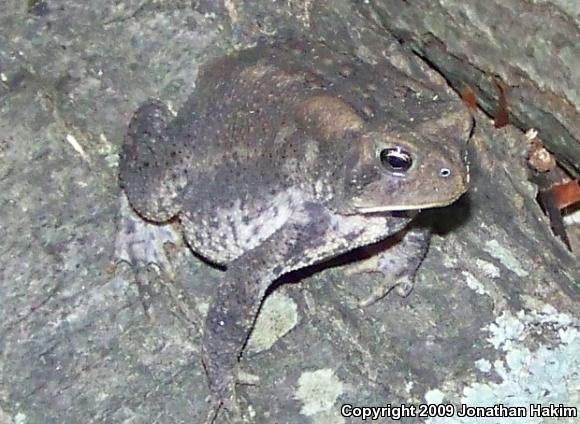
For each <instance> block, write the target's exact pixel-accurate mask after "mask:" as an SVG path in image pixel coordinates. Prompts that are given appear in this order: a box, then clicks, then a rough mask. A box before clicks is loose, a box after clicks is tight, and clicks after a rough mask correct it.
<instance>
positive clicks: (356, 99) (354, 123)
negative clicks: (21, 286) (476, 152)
mask: <svg viewBox="0 0 580 424" xmlns="http://www.w3.org/2000/svg"><path fill="white" fill-rule="evenodd" d="M470 128H471V119H470V117H469V115H468V113H467V111H466V110H465V109H464V107H463V105H462V104H461V103H460V102H459V101H458V100H457V99H455V98H451V97H449V96H448V95H447V96H437V95H436V93H434V92H433V91H432V90H431V89H429V88H428V87H427V86H426V85H423V84H421V83H420V82H417V81H414V80H410V79H408V78H406V77H404V76H403V75H402V74H401V73H400V72H399V71H397V70H396V69H395V68H394V67H392V66H390V65H388V63H386V62H385V63H381V64H380V66H378V65H375V66H373V65H370V64H368V63H366V62H364V61H362V60H360V59H357V58H355V57H354V56H353V55H349V54H346V53H340V52H336V51H334V50H332V49H330V48H329V47H327V46H326V45H324V44H323V43H319V42H311V41H304V40H300V41H287V42H278V43H274V44H266V43H260V44H259V45H258V46H257V47H254V48H252V49H249V50H245V51H241V52H238V53H235V54H232V55H230V56H227V57H225V58H222V59H220V60H217V61H215V62H213V63H211V64H210V65H208V66H205V67H203V68H202V70H201V72H200V75H199V77H198V82H197V88H196V90H195V91H194V93H193V94H192V95H191V97H190V98H189V100H188V101H187V102H186V103H185V105H184V106H183V108H182V109H181V110H180V111H179V112H178V113H177V116H175V117H172V116H170V114H169V112H168V110H167V108H166V107H165V106H163V105H162V104H161V103H159V102H157V101H152V102H149V103H147V104H145V105H144V106H142V107H141V108H140V109H139V110H138V111H137V112H136V114H135V116H134V117H133V119H132V121H131V123H130V126H129V130H128V133H127V136H126V138H125V142H124V145H123V150H122V155H121V164H120V178H121V183H122V187H123V190H124V192H125V193H126V195H127V198H128V200H129V202H130V204H131V206H132V207H133V208H134V209H135V210H136V211H137V212H138V213H139V215H141V216H142V217H144V218H146V219H147V220H149V221H153V222H155V223H159V224H161V223H165V222H167V221H169V220H170V219H174V218H176V219H177V221H178V222H179V224H180V227H181V229H182V232H183V235H184V238H185V240H186V241H187V243H188V244H189V246H190V247H191V249H192V250H194V251H195V252H197V253H198V254H200V255H202V256H203V257H205V258H207V259H208V260H209V261H211V262H214V263H216V264H222V265H225V266H226V267H227V270H226V272H225V274H224V276H223V280H222V281H221V283H220V285H219V287H217V289H216V293H215V296H214V297H213V300H212V302H211V306H210V309H209V312H208V314H207V318H206V323H205V329H204V340H203V359H204V364H205V367H206V371H207V374H208V379H209V384H210V391H211V395H212V398H213V400H214V402H215V403H214V405H215V409H216V410H217V408H219V405H225V407H226V409H235V402H233V401H234V399H235V396H234V386H235V380H236V373H237V362H238V357H239V356H240V354H241V351H242V348H243V346H244V342H245V340H246V339H247V337H248V335H249V333H250V331H251V329H252V325H253V322H254V319H255V316H256V314H257V311H258V308H259V306H260V304H261V302H262V300H263V297H264V294H265V292H266V289H267V288H268V287H269V286H270V284H271V283H272V282H273V281H274V280H275V279H277V278H278V277H280V276H281V275H283V274H285V273H288V272H289V271H292V270H296V269H298V268H301V267H305V266H308V265H312V264H315V263H318V262H321V261H324V260H327V259H329V258H332V257H334V256H337V255H339V254H341V253H344V252H346V251H349V250H352V249H355V248H357V247H360V246H363V245H367V244H370V243H373V242H376V241H378V240H382V239H385V238H387V237H389V236H391V235H393V234H395V233H397V232H399V231H400V230H402V229H403V228H404V227H405V226H407V224H408V223H409V222H410V220H411V219H412V216H413V215H414V213H412V212H411V213H409V211H417V210H419V209H422V208H431V207H438V206H445V205H448V204H450V203H452V202H453V201H455V200H456V199H457V198H458V197H459V196H461V195H462V194H463V193H464V192H465V191H466V189H467V180H468V171H467V167H466V165H465V163H464V161H463V151H464V147H465V143H466V140H467V139H468V137H469V133H470ZM427 240H428V233H427V232H426V231H424V230H419V229H416V228H412V229H410V230H409V231H407V233H406V234H405V237H404V238H403V240H402V241H401V242H400V243H399V244H397V245H395V246H394V247H393V248H392V249H390V250H388V251H387V252H385V254H384V255H385V259H384V260H383V262H382V263H383V264H387V265H385V267H383V268H384V269H382V271H383V272H384V273H385V274H386V275H388V276H390V278H391V279H392V280H393V282H397V281H402V280H405V279H407V280H412V277H413V276H414V274H415V272H416V269H417V267H418V266H419V265H420V263H421V260H422V258H423V256H424V253H425V251H426V246H427ZM154 252H157V250H155V249H152V250H151V251H148V252H144V256H147V257H145V258H133V257H131V258H129V256H130V255H128V254H127V252H125V257H126V258H129V260H132V261H134V260H139V259H140V260H144V261H160V260H162V258H161V257H160V256H159V255H158V254H157V253H154Z"/></svg>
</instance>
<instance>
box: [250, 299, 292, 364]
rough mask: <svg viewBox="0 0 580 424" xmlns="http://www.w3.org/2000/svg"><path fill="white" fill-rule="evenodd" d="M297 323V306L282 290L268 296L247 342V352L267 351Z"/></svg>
mask: <svg viewBox="0 0 580 424" xmlns="http://www.w3.org/2000/svg"><path fill="white" fill-rule="evenodd" d="M297 323H298V306H297V305H296V302H294V300H293V299H292V298H291V297H290V296H288V295H286V294H285V293H284V292H283V291H282V290H278V291H275V292H274V293H272V295H271V296H269V297H268V298H267V299H266V301H265V302H264V305H263V306H262V310H261V311H260V315H258V319H257V321H256V325H255V327H254V331H253V332H252V335H251V337H250V340H249V342H248V351H250V352H254V353H255V352H261V351H264V350H268V349H270V348H271V347H272V345H273V344H274V343H275V342H276V340H278V339H280V338H281V337H282V336H284V335H285V334H286V333H288V332H289V331H290V330H292V328H294V327H295V326H296V324H297Z"/></svg>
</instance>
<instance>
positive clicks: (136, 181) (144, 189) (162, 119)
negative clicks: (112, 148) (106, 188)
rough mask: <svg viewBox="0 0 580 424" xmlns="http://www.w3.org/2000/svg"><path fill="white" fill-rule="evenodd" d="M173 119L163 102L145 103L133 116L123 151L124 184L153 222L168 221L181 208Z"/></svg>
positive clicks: (135, 205) (138, 208)
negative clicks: (170, 128) (171, 133)
mask: <svg viewBox="0 0 580 424" xmlns="http://www.w3.org/2000/svg"><path fill="white" fill-rule="evenodd" d="M171 118H172V116H171V113H170V112H169V110H168V109H167V107H166V106H165V105H164V104H163V103H161V102H160V101H157V100H150V101H149V102H147V103H145V104H144V105H142V106H141V107H140V108H139V109H138V110H137V112H135V115H134V116H133V118H132V119H131V123H130V124H129V129H128V131H127V135H126V136H125V140H124V142H123V148H122V151H121V160H120V174H119V177H120V180H121V186H122V187H123V190H124V191H125V193H126V194H127V198H128V199H129V203H130V204H131V206H132V207H133V208H134V209H135V210H136V211H137V212H139V214H140V215H141V216H143V217H145V218H147V219H148V220H151V221H154V222H165V221H168V220H170V219H171V218H173V217H174V216H175V215H176V214H177V213H178V212H179V209H180V206H179V202H178V198H179V193H178V192H179V185H180V184H179V173H178V172H176V167H178V166H179V163H178V160H179V159H178V158H177V157H176V154H175V153H174V152H175V151H176V150H177V148H176V146H175V145H174V143H175V140H172V139H171V138H170V137H168V136H167V123H168V122H169V120H170V119H171Z"/></svg>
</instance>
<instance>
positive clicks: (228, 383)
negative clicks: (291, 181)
mask: <svg viewBox="0 0 580 424" xmlns="http://www.w3.org/2000/svg"><path fill="white" fill-rule="evenodd" d="M321 209H322V208H320V209H318V207H313V208H306V209H302V210H300V211H299V212H296V213H295V214H294V215H293V216H292V217H291V218H290V219H289V221H288V222H287V223H286V224H284V226H283V227H282V228H280V229H279V230H278V231H277V232H276V233H274V234H273V235H272V236H271V237H270V238H269V239H267V240H266V241H264V242H263V243H262V244H261V245H260V246H258V247H256V248H255V249H253V250H251V251H249V252H247V253H245V254H243V255H242V256H241V257H239V258H238V259H236V260H235V261H234V262H233V263H232V264H230V266H229V267H228V269H227V271H226V273H225V275H224V278H223V280H222V282H221V283H220V285H219V287H218V290H217V293H216V294H215V295H214V297H213V300H212V303H211V305H210V308H209V311H208V314H207V318H206V322H205V329H204V338H203V362H204V366H205V370H206V373H207V376H208V381H209V386H210V392H211V393H210V395H211V401H212V404H211V406H210V412H209V415H208V419H207V421H208V422H214V420H215V419H216V418H217V415H218V413H219V411H220V409H225V410H226V411H227V412H228V416H229V417H230V420H231V421H234V422H236V420H237V419H239V410H238V407H237V403H236V397H235V383H236V377H237V367H238V359H239V357H240V355H241V353H242V348H243V346H244V344H245V342H246V340H247V338H248V336H249V334H250V331H251V329H252V327H253V324H254V321H255V319H256V314H257V312H258V309H259V307H260V304H261V303H262V300H263V298H264V295H265V293H266V290H267V288H268V287H269V286H270V284H271V283H272V282H273V281H274V280H275V279H277V278H278V277H280V276H281V275H283V274H285V273H287V272H290V271H292V270H294V269H297V268H300V267H302V266H305V265H308V264H309V263H310V261H309V260H308V258H307V257H305V252H308V251H309V250H310V249H311V248H312V243H316V242H317V241H318V240H321V239H324V237H325V234H326V233H327V231H328V228H329V224H328V220H329V218H328V215H327V214H325V213H324V211H323V210H321ZM236 417H238V418H236Z"/></svg>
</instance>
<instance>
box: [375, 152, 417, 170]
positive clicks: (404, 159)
mask: <svg viewBox="0 0 580 424" xmlns="http://www.w3.org/2000/svg"><path fill="white" fill-rule="evenodd" d="M380 157H381V164H382V165H383V166H384V167H385V168H386V169H387V170H389V171H393V172H406V171H408V170H409V168H410V167H411V165H412V164H413V159H411V155H410V154H409V153H408V152H407V151H405V150H403V149H401V148H400V147H389V148H387V149H383V150H381V154H380Z"/></svg>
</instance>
